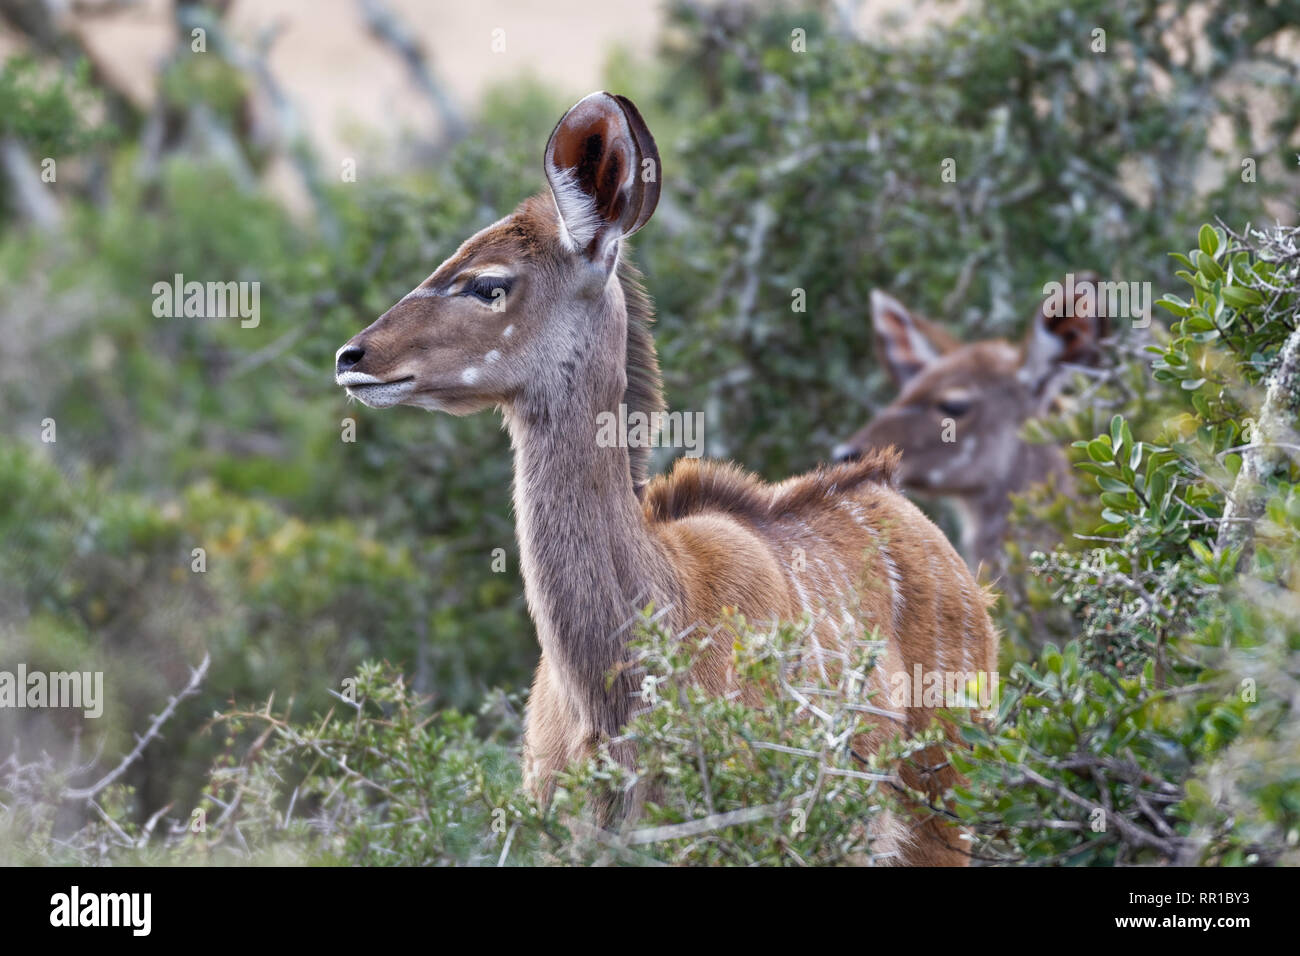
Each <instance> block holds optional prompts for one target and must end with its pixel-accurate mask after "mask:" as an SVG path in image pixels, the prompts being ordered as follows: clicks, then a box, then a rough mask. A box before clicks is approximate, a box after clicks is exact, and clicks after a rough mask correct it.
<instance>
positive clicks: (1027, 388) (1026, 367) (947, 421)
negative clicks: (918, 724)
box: [831, 273, 1108, 578]
mask: <svg viewBox="0 0 1300 956" xmlns="http://www.w3.org/2000/svg"><path fill="white" fill-rule="evenodd" d="M1065 287H1066V288H1068V289H1069V290H1070V291H1071V293H1072V294H1073V296H1074V300H1073V304H1072V305H1071V307H1070V308H1068V309H1064V308H1062V307H1060V305H1059V304H1058V303H1056V302H1055V300H1054V299H1051V298H1049V299H1047V300H1045V301H1044V303H1043V305H1042V306H1041V307H1040V308H1039V310H1038V312H1037V313H1036V314H1035V315H1034V318H1033V321H1032V322H1031V323H1030V327H1029V330H1028V332H1027V334H1026V336H1025V339H1024V341H1023V342H1021V343H1020V344H1019V345H1015V344H1012V343H1011V342H1007V341H1005V340H1002V339H990V340H985V341H981V342H973V343H969V344H966V345H962V344H959V343H958V342H957V341H956V340H955V339H953V338H952V337H951V336H949V335H948V334H947V333H946V332H944V331H943V330H942V329H940V328H939V327H938V326H936V325H935V324H933V323H932V322H929V321H927V320H926V319H924V318H922V317H921V316H919V315H916V314H914V313H912V312H910V311H909V310H908V309H906V308H905V307H904V306H903V305H902V304H901V303H899V302H898V300H897V299H895V298H893V297H892V296H889V295H886V294H885V293H883V292H880V291H876V292H873V293H872V296H871V314H872V325H873V328H874V332H875V338H876V355H877V357H878V359H879V361H880V362H881V363H882V364H883V365H884V367H885V369H886V370H887V371H888V372H889V375H890V377H891V378H892V379H893V380H894V382H895V384H896V385H897V386H898V389H899V394H898V397H897V398H895V399H894V401H893V402H892V403H891V404H890V405H889V406H888V407H886V408H885V409H884V410H882V411H881V412H880V413H879V414H877V415H876V416H875V418H873V419H872V420H871V421H870V422H869V423H868V424H867V425H866V426H865V427H863V428H862V429H861V430H860V431H858V432H857V433H856V434H855V435H853V437H852V438H850V439H849V440H848V441H847V442H845V443H843V444H841V445H838V446H836V448H835V449H834V451H833V452H832V456H831V457H832V459H833V460H834V461H837V462H841V461H852V460H855V459H856V458H858V457H859V456H861V455H865V454H868V453H869V452H871V451H872V450H875V449H882V448H887V447H890V446H893V447H895V448H897V449H898V450H899V451H900V452H901V453H902V460H901V463H900V467H899V477H900V479H901V482H902V485H903V487H904V488H906V489H907V490H909V491H912V492H914V493H916V494H918V495H921V496H933V497H947V498H949V499H951V500H952V501H954V502H955V503H956V504H957V505H958V511H959V515H960V517H961V522H962V551H963V553H964V555H965V557H966V560H967V562H968V563H969V564H970V566H971V567H972V568H973V569H977V570H978V569H979V568H980V566H981V565H982V566H983V568H984V570H985V572H986V573H988V574H989V576H990V577H993V578H996V577H997V576H998V575H999V573H1000V572H1001V570H1002V563H1003V562H1002V544H1003V540H1004V538H1005V536H1006V533H1007V519H1008V517H1009V516H1010V513H1011V507H1012V501H1011V497H1012V496H1013V495H1017V494H1022V493H1024V492H1025V491H1027V490H1028V489H1030V488H1031V487H1033V486H1034V485H1037V484H1041V483H1043V482H1047V481H1049V480H1052V481H1055V482H1056V483H1057V485H1058V486H1061V485H1062V484H1063V483H1064V482H1065V481H1067V480H1068V478H1069V467H1068V464H1067V461H1066V458H1065V454H1064V453H1063V452H1062V451H1061V449H1060V448H1058V447H1057V446H1055V445H1044V444H1033V443H1031V442H1028V441H1026V440H1025V439H1024V438H1023V437H1022V429H1023V427H1024V425H1025V422H1027V421H1028V420H1029V419H1031V418H1035V417H1038V416H1041V415H1043V414H1044V413H1045V412H1047V411H1048V410H1049V409H1050V407H1051V405H1052V403H1053V402H1054V401H1055V399H1056V397H1057V394H1058V392H1059V390H1060V386H1061V384H1062V383H1063V381H1064V379H1065V378H1066V377H1067V373H1068V370H1069V368H1070V367H1071V366H1074V367H1079V366H1086V365H1093V364H1096V362H1097V360H1098V357H1099V347H1098V342H1099V341H1100V339H1101V338H1103V337H1104V336H1105V334H1106V332H1107V331H1108V325H1107V321H1106V319H1105V318H1104V316H1103V313H1104V311H1105V309H1104V307H1103V306H1102V305H1101V297H1100V296H1099V295H1097V294H1096V290H1097V279H1096V276H1095V275H1093V274H1091V273H1089V274H1086V275H1083V276H1080V277H1078V278H1077V279H1074V278H1073V277H1071V278H1070V280H1069V282H1068V285H1067V286H1065ZM1058 312H1059V313H1060V314H1057V313H1058Z"/></svg>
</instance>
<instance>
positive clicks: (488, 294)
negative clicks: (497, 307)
mask: <svg viewBox="0 0 1300 956" xmlns="http://www.w3.org/2000/svg"><path fill="white" fill-rule="evenodd" d="M509 292H510V280H509V279H505V278H502V277H500V276H479V277H476V278H473V279H470V280H469V281H468V282H466V283H465V287H464V288H463V289H461V292H460V294H461V295H472V296H473V297H474V298H476V299H478V300H479V301H481V302H486V303H487V304H488V305H492V304H494V303H496V302H497V301H498V300H500V299H501V298H502V297H503V296H505V295H508V294H509Z"/></svg>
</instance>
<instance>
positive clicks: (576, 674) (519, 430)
mask: <svg viewBox="0 0 1300 956" xmlns="http://www.w3.org/2000/svg"><path fill="white" fill-rule="evenodd" d="M544 164H545V172H546V176H547V179H548V182H549V185H550V189H549V191H548V192H546V193H543V194H542V195H539V196H535V197H533V198H531V199H528V200H525V201H524V202H523V203H522V204H520V206H519V207H518V208H517V209H515V211H514V212H513V213H511V214H510V215H509V216H507V217H505V218H504V219H502V220H500V221H498V222H496V223H494V224H493V225H491V226H488V227H487V228H485V229H483V230H482V231H481V232H479V233H477V234H476V235H474V236H473V237H471V238H470V239H468V240H467V241H466V242H465V243H464V244H463V245H462V246H461V247H460V249H459V250H458V251H457V252H456V253H455V254H454V255H453V256H452V257H451V258H450V259H448V260H447V261H446V262H444V263H443V264H442V265H441V266H439V267H438V268H437V270H436V271H434V273H433V274H432V275H431V276H430V277H429V278H428V279H426V280H425V281H424V282H423V283H421V284H420V286H419V287H418V288H416V289H415V290H414V291H412V292H411V293H410V294H408V295H407V296H406V297H405V298H403V299H402V300H401V301H400V302H398V303H397V304H396V305H395V306H393V307H392V308H391V309H390V310H389V311H388V312H386V313H385V314H384V315H382V316H381V317H380V318H379V319H377V320H376V321H375V322H374V323H373V324H372V325H371V326H370V327H369V328H367V329H365V330H364V331H362V332H361V333H360V334H358V335H357V336H355V337H354V338H353V339H352V340H351V341H350V342H348V343H347V344H346V345H345V346H344V347H343V348H342V349H340V350H339V353H338V356H337V368H336V377H337V381H338V383H339V384H340V385H343V386H345V387H346V388H347V389H348V392H349V394H351V395H353V396H355V397H356V398H358V399H360V400H361V401H362V402H364V403H365V404H367V405H371V406H374V407H387V406H391V405H397V404H407V405H415V406H418V407H422V408H426V409H434V410H439V411H446V412H450V413H452V414H456V415H463V414H468V413H471V412H475V411H479V410H482V409H486V408H490V407H493V406H496V407H499V408H500V409H501V410H502V413H503V415H504V417H505V422H506V427H507V429H508V431H509V434H510V440H511V445H512V447H513V451H514V505H515V512H516V516H517V517H516V520H517V532H518V537H519V548H520V556H521V561H522V571H523V578H524V586H525V591H526V595H527V599H528V606H529V610H530V612H531V614H532V617H533V620H534V623H535V626H536V628H537V636H538V641H539V643H540V644H541V649H542V652H541V659H540V661H539V663H538V666H537V672H536V675H535V679H534V683H533V691H532V696H531V698H530V701H529V705H528V713H527V719H526V731H525V743H524V749H525V754H524V760H525V777H526V780H527V782H528V785H529V786H530V788H531V789H532V790H533V791H534V792H535V793H536V794H537V795H538V797H539V798H540V799H543V800H545V799H547V798H548V796H549V794H550V792H551V787H552V781H553V777H554V775H555V773H556V771H558V770H560V769H561V768H562V767H564V766H565V765H566V764H567V763H569V762H570V761H572V760H574V759H575V758H578V757H580V756H582V755H584V754H587V753H590V752H591V750H592V748H593V747H594V746H595V745H596V744H597V742H598V741H600V740H602V739H610V740H616V739H617V735H618V734H619V731H620V728H621V727H622V725H623V724H624V723H625V722H626V721H627V720H628V718H629V716H630V714H631V713H632V711H633V708H634V702H635V701H636V700H637V699H638V698H639V694H638V691H639V688H638V687H637V686H636V685H635V683H634V681H633V679H632V677H631V675H630V674H629V673H628V670H627V669H624V668H620V665H621V664H623V663H625V662H626V660H627V654H628V652H627V647H626V645H627V642H628V640H629V638H630V637H631V635H632V631H633V627H632V622H633V621H634V620H635V618H636V616H637V614H638V612H640V610H641V609H642V608H644V607H645V606H646V605H647V604H649V603H651V602H653V604H654V606H655V608H656V609H657V611H659V612H661V613H662V614H664V615H665V616H666V623H667V624H668V625H669V626H671V627H672V628H674V630H675V631H676V632H678V633H681V632H685V631H687V630H688V629H690V628H691V627H693V626H701V627H708V626H710V625H713V624H715V623H716V622H719V621H720V620H721V619H723V618H724V616H725V615H726V614H727V612H728V611H729V610H735V611H738V612H739V613H741V614H743V615H744V616H745V617H746V618H747V619H748V620H750V621H753V622H764V621H773V620H777V619H779V620H796V621H797V620H799V619H801V617H802V616H803V615H805V614H808V615H811V616H814V617H815V619H816V620H817V622H818V623H817V624H816V628H817V630H816V640H818V641H819V642H820V645H821V646H822V647H825V646H828V644H830V643H831V642H834V641H838V640H841V639H842V637H841V635H842V633H843V631H844V628H845V620H846V617H845V616H846V615H854V616H855V617H854V618H853V623H854V624H855V626H857V627H859V628H860V629H863V630H865V629H869V628H871V627H873V626H875V627H878V628H879V639H880V640H881V641H883V642H884V644H885V651H884V654H883V657H882V660H883V662H884V663H882V668H883V669H886V670H889V671H897V670H900V669H901V670H904V671H906V672H907V673H908V674H910V673H912V671H913V668H914V667H919V668H923V669H924V670H925V671H926V672H927V673H929V672H936V671H939V672H950V673H951V672H976V671H983V672H986V673H992V672H993V671H994V670H995V669H996V655H995V644H996V640H995V635H994V630H993V627H992V625H991V623H990V620H989V617H988V612H987V599H986V596H985V593H984V592H983V591H982V590H981V589H980V588H979V587H978V586H977V585H976V583H975V581H974V579H973V578H972V577H971V575H970V573H969V572H968V570H967V568H966V566H965V565H964V564H963V563H962V561H961V559H960V558H959V556H958V555H957V553H956V552H955V551H954V550H953V549H952V547H951V546H950V545H949V544H948V542H947V541H946V540H945V538H944V537H943V535H942V533H941V532H940V531H939V530H938V528H936V527H935V526H934V525H933V524H932V523H931V522H930V521H929V520H928V519H926V518H925V517H924V515H922V514H921V512H920V511H919V510H917V509H916V508H915V507H914V506H913V505H912V504H911V503H910V502H908V501H907V500H906V499H905V498H904V497H903V496H902V495H901V494H899V493H898V492H897V491H895V490H894V489H893V488H892V487H891V484H890V479H891V473H892V471H893V467H894V464H895V458H894V456H893V455H892V454H890V453H881V454H878V455H869V456H865V457H864V458H862V459H861V460H858V461H855V462H852V463H848V464H844V465H839V466H835V467H828V468H824V469H821V470H819V471H817V472H814V473H812V474H809V475H806V476H803V477H799V478H794V479H791V480H789V481H786V482H784V483H782V484H780V485H776V486H772V485H766V484H764V483H762V482H761V481H759V480H758V479H757V478H755V477H752V476H750V475H748V474H746V473H744V472H742V471H740V470H739V469H737V468H735V467H734V466H731V465H728V464H719V463H702V462H699V461H697V460H692V459H684V460H681V461H679V462H678V463H677V465H676V467H675V469H674V470H673V471H672V474H671V475H670V476H668V477H658V478H656V479H655V480H654V481H653V482H650V483H649V484H648V485H647V483H646V470H647V467H648V459H649V452H650V449H649V448H640V447H638V448H631V449H629V448H627V447H618V443H615V445H614V447H608V446H609V445H610V443H609V442H599V441H597V433H598V428H597V422H598V417H599V416H601V415H602V413H607V412H609V413H612V412H614V411H615V410H616V409H617V408H618V406H619V404H620V403H625V404H626V405H627V407H628V409H629V411H640V412H643V413H648V412H651V411H658V410H660V409H661V408H662V407H663V399H662V395H661V383H660V376H659V370H658V363H657V359H656V356H655V351H654V344H653V340H652V339H651V337H650V332H649V323H650V321H651V318H652V316H651V309H650V304H649V302H648V300H647V298H646V296H645V295H644V293H643V292H642V291H641V287H640V285H639V282H638V277H637V274H636V272H635V271H634V270H633V268H632V267H631V265H630V264H629V263H628V262H627V261H626V259H625V258H624V257H623V256H622V245H623V243H622V240H623V239H624V238H626V237H627V236H629V235H631V234H632V233H633V232H635V231H636V230H637V229H639V228H640V227H641V226H642V225H644V224H645V222H646V221H647V220H648V219H649V218H650V215H651V213H652V212H653V211H654V207H655V204H656V202H657V200H658V192H659V172H660V166H659V155H658V152H657V149H656V147H655V143H654V140H653V138H652V137H651V135H650V133H649V131H648V129H647V128H646V126H645V124H644V122H643V120H642V119H641V116H640V114H639V113H638V112H637V110H636V108H635V107H634V106H633V105H632V104H631V103H630V102H629V101H628V100H626V99H624V98H622V97H618V96H612V95H610V94H607V93H594V94H592V95H591V96H588V97H586V98H585V99H583V100H581V101H580V102H579V103H578V104H577V105H576V106H574V107H573V108H572V109H571V110H569V112H568V113H566V114H565V116H564V117H563V119H561V121H560V123H559V125H558V126H557V127H556V129H555V131H554V133H552V135H551V140H550V142H549V144H548V145H547V148H546V153H545V159H544ZM494 306H496V307H495V308H494ZM796 554H801V555H806V559H805V560H804V562H802V564H803V565H804V566H803V567H802V569H799V565H800V564H801V562H799V561H797V560H796V558H795V555H796ZM611 675H613V676H612V680H611ZM692 678H693V679H694V680H696V681H698V683H699V684H700V685H701V686H702V687H704V688H706V689H708V690H709V691H710V692H713V693H717V694H727V693H735V692H744V689H743V688H738V687H737V686H736V684H737V681H736V679H735V675H734V671H733V666H732V648H731V646H730V642H729V641H714V642H701V647H700V650H699V652H698V653H697V655H696V658H695V664H694V668H693V673H692ZM905 714H906V716H905V720H904V721H903V723H904V724H905V726H904V727H893V726H891V727H889V728H888V730H889V732H891V733H892V732H896V731H898V730H909V731H910V730H918V729H920V728H922V727H925V726H928V725H929V723H930V720H931V717H932V716H933V714H934V711H932V710H926V709H924V708H921V707H916V708H910V709H908V710H906V712H905ZM883 733H884V731H883V730H882V731H881V734H883ZM879 739H883V738H881V737H880V735H877V739H873V740H866V741H860V742H858V743H857V744H855V746H867V747H870V746H878V744H879ZM622 746H623V748H624V749H622V750H621V751H620V750H618V749H617V748H616V749H615V756H616V757H617V758H618V759H620V760H623V761H625V762H626V763H627V765H629V766H632V765H634V764H635V754H634V753H631V752H629V751H628V750H627V749H626V746H627V745H625V744H624V745H622ZM934 763H935V764H941V761H940V760H938V759H936V760H935V761H934ZM900 776H901V777H902V779H903V780H904V782H906V783H908V784H909V785H910V786H913V787H916V788H918V789H921V790H923V791H925V792H926V793H927V794H929V795H930V796H931V797H932V798H933V797H935V796H937V795H938V794H940V793H941V792H942V791H943V790H944V788H946V787H948V786H951V785H952V784H953V783H954V782H955V781H956V780H957V779H958V778H957V777H956V775H955V773H954V771H953V770H952V769H951V768H950V767H948V766H947V765H939V766H937V767H930V768H928V769H927V770H917V769H912V768H903V769H902V770H900ZM883 829H885V830H887V831H888V832H877V833H876V834H875V835H876V838H877V841H878V842H877V846H878V847H889V846H891V845H892V846H894V847H896V848H897V849H898V851H899V855H900V856H901V858H902V859H903V860H904V861H906V862H910V863H947V864H953V863H957V864H960V863H964V862H965V861H966V856H965V855H964V853H963V850H962V843H961V838H960V835H959V833H958V831H957V830H956V829H955V828H952V827H949V826H943V825H940V823H939V822H938V821H937V819H935V818H934V815H933V814H929V815H926V816H925V817H923V818H920V817H919V818H918V819H916V820H915V821H912V820H900V819H899V818H898V817H897V816H895V817H893V818H892V822H891V823H889V824H888V825H887V826H884V827H883Z"/></svg>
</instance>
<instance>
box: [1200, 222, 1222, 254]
mask: <svg viewBox="0 0 1300 956" xmlns="http://www.w3.org/2000/svg"><path fill="white" fill-rule="evenodd" d="M1196 243H1197V245H1199V246H1200V247H1201V251H1202V252H1204V253H1205V254H1206V255H1207V256H1212V255H1214V254H1215V253H1216V252H1218V251H1219V237H1218V235H1216V234H1215V232H1214V227H1212V226H1211V225H1210V224H1209V223H1208V222H1207V223H1206V224H1205V225H1203V226H1201V231H1200V232H1199V233H1197V236H1196Z"/></svg>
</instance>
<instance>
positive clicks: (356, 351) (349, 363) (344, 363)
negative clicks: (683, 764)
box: [336, 345, 366, 372]
mask: <svg viewBox="0 0 1300 956" xmlns="http://www.w3.org/2000/svg"><path fill="white" fill-rule="evenodd" d="M365 354H366V350H365V349H363V348H360V347H359V346H356V345H349V346H348V347H347V348H345V349H344V350H343V351H341V352H339V356H338V365H337V368H336V370H337V371H339V372H346V371H348V369H350V368H352V367H353V366H354V365H356V364H357V363H358V362H360V361H361V357H362V356H363V355H365Z"/></svg>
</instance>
